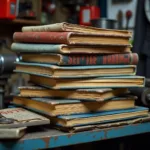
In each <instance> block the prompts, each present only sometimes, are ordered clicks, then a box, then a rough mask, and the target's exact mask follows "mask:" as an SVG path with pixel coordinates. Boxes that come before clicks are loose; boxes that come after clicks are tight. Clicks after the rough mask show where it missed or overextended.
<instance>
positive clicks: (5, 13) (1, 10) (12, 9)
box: [0, 0, 17, 19]
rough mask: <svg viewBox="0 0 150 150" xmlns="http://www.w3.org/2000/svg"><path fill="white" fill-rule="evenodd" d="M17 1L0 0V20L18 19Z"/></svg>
mask: <svg viewBox="0 0 150 150" xmlns="http://www.w3.org/2000/svg"><path fill="white" fill-rule="evenodd" d="M16 3H17V0H0V19H15V18H16Z"/></svg>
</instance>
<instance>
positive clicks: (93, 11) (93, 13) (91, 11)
mask: <svg viewBox="0 0 150 150" xmlns="http://www.w3.org/2000/svg"><path fill="white" fill-rule="evenodd" d="M79 15H80V16H79V24H81V25H88V26H89V25H91V20H93V19H98V18H100V8H99V7H97V6H83V7H81V8H80V13H79Z"/></svg>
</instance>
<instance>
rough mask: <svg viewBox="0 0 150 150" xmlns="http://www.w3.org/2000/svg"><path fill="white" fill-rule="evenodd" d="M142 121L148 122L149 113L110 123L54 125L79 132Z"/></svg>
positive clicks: (63, 129)
mask: <svg viewBox="0 0 150 150" xmlns="http://www.w3.org/2000/svg"><path fill="white" fill-rule="evenodd" d="M144 122H150V114H148V116H146V117H145V116H144V117H140V118H133V119H128V120H123V121H116V122H110V123H99V124H92V125H84V126H75V127H68V128H67V127H60V126H59V127H58V126H55V127H56V128H57V129H59V130H62V131H67V132H71V133H74V132H81V131H88V130H96V129H104V128H113V127H122V126H125V125H130V124H137V123H138V124H139V123H144Z"/></svg>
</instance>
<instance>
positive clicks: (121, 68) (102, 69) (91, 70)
mask: <svg viewBox="0 0 150 150" xmlns="http://www.w3.org/2000/svg"><path fill="white" fill-rule="evenodd" d="M14 71H15V72H22V73H28V74H35V75H39V76H40V75H43V76H48V77H51V78H52V77H53V78H89V77H100V76H101V77H103V76H125V75H135V73H136V66H135V65H94V66H68V67H65V66H56V65H51V64H41V63H38V64H37V63H24V62H17V63H16V69H15V70H14Z"/></svg>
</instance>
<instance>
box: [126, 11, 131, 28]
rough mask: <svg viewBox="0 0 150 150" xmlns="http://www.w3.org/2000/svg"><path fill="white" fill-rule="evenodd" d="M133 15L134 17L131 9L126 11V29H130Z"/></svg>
mask: <svg viewBox="0 0 150 150" xmlns="http://www.w3.org/2000/svg"><path fill="white" fill-rule="evenodd" d="M131 17H132V11H131V10H128V11H126V30H128V29H129V22H130V20H131Z"/></svg>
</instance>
